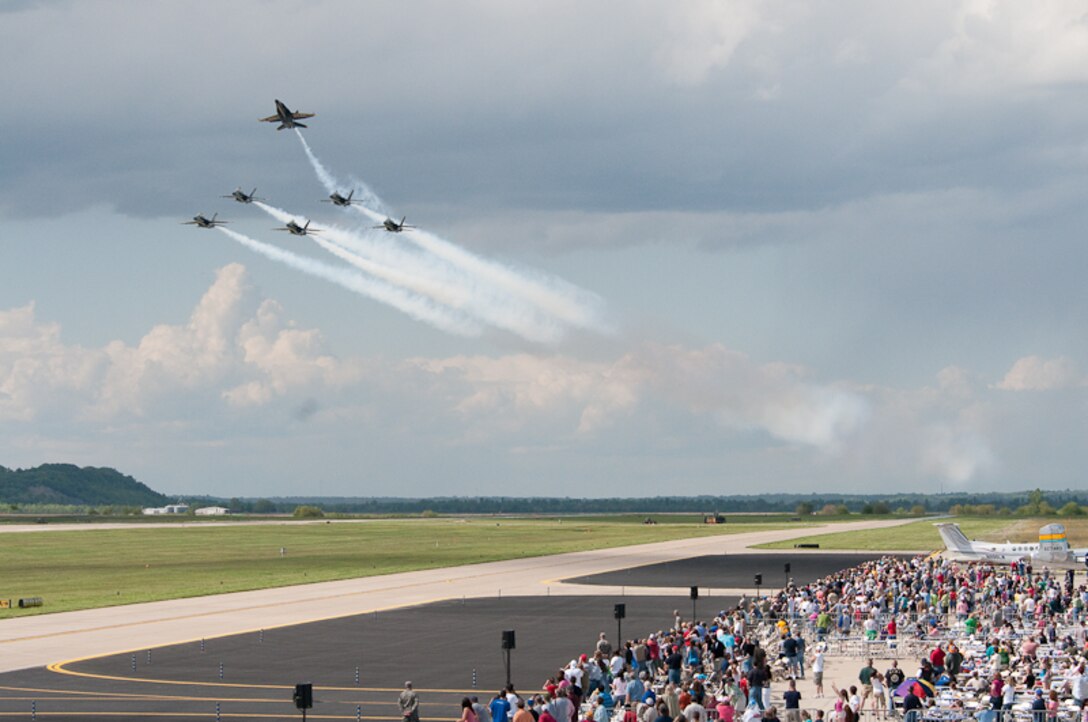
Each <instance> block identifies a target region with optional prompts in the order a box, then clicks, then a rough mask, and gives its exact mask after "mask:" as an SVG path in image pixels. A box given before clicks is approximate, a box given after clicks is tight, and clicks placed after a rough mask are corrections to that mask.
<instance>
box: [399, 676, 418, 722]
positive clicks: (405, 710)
mask: <svg viewBox="0 0 1088 722" xmlns="http://www.w3.org/2000/svg"><path fill="white" fill-rule="evenodd" d="M397 704H398V705H399V706H400V713H401V716H402V717H403V718H404V722H419V695H417V694H416V691H415V690H414V689H412V683H411V682H405V683H404V691H403V692H401V693H400V697H398V698H397Z"/></svg>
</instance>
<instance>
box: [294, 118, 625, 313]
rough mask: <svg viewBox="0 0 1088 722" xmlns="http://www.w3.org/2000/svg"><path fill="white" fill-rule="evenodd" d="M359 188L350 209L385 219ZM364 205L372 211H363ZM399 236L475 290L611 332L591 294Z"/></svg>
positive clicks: (437, 243) (422, 235)
mask: <svg viewBox="0 0 1088 722" xmlns="http://www.w3.org/2000/svg"><path fill="white" fill-rule="evenodd" d="M295 132H296V134H297V135H298V139H299V140H300V141H301V142H302V147H303V148H304V149H305V151H306V156H307V157H308V158H309V159H310V164H311V165H312V166H313V168H314V172H315V173H316V174H317V177H318V180H320V181H321V183H322V184H323V185H324V186H325V188H326V189H327V190H328V191H329V192H330V193H332V192H333V191H334V190H335V189H336V187H337V185H336V179H335V178H333V177H332V174H331V173H329V171H328V170H327V169H326V168H325V166H324V165H322V163H321V161H319V160H318V159H317V156H316V155H314V152H313V151H312V150H311V149H310V146H309V144H308V143H307V142H306V139H305V138H303V137H302V133H301V132H299V131H298V130H297V129H296V131H295ZM359 185H360V186H361V187H362V188H363V190H364V195H365V196H366V200H364V203H363V204H361V205H352V206H351V207H352V208H354V209H355V210H356V211H357V212H359V213H362V214H363V215H364V216H366V217H367V218H368V219H370V220H372V221H376V222H378V223H380V222H381V221H383V220H384V219H385V217H386V216H383V215H382V214H381V213H378V212H376V211H375V210H373V208H380V209H382V210H383V213H384V212H385V211H384V206H383V205H382V202H381V200H380V199H379V198H378V197H377V196H376V195H375V194H374V193H373V192H372V191H371V190H370V189H369V187H367V186H366V184H365V183H361V182H360V183H359ZM368 205H369V206H372V207H373V208H371V207H367V206H368ZM402 235H404V236H406V237H407V238H409V239H410V240H411V241H413V242H414V243H415V244H416V245H418V246H419V247H420V248H422V249H423V250H425V251H427V252H428V253H430V254H432V255H434V256H437V257H438V258H440V259H442V260H444V261H445V262H446V263H448V264H450V265H451V266H454V267H456V268H459V269H460V270H461V271H463V272H465V273H467V274H469V275H470V276H472V277H473V278H474V279H475V280H476V281H477V282H478V283H477V284H476V285H477V286H478V285H480V283H479V282H482V283H484V284H489V285H491V286H493V287H495V288H496V289H501V291H503V292H504V293H505V294H506V295H509V296H510V297H513V298H517V299H521V300H523V301H525V302H528V303H531V304H533V305H534V306H536V307H537V308H538V309H540V310H541V311H543V312H545V313H547V314H550V315H551V316H553V317H554V318H556V319H559V320H560V321H562V322H563V323H566V324H569V325H571V326H575V327H578V328H585V329H591V330H595V331H602V332H608V331H610V330H611V329H610V328H609V327H608V324H607V323H606V322H605V320H604V318H603V310H602V309H603V305H604V304H603V301H602V300H601V298H600V296H597V295H596V294H594V293H590V292H588V291H585V290H583V289H580V288H578V287H577V286H575V285H573V284H571V283H567V282H566V281H563V280H561V279H558V278H554V277H547V276H544V275H543V274H539V273H527V272H522V271H518V270H515V269H513V268H510V267H508V266H505V265H503V264H501V263H497V262H495V261H489V260H486V259H483V258H480V257H479V256H477V255H475V254H473V253H470V252H469V251H467V250H465V249H463V248H461V247H460V246H458V245H456V244H454V243H451V242H449V241H446V240H444V239H442V238H440V237H438V236H436V235H435V234H433V233H429V232H427V231H422V230H419V229H413V230H409V231H404V232H403V234H402Z"/></svg>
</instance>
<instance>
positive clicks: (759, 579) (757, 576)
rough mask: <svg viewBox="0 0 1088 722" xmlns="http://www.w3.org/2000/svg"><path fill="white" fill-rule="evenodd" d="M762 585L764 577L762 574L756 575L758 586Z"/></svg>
mask: <svg viewBox="0 0 1088 722" xmlns="http://www.w3.org/2000/svg"><path fill="white" fill-rule="evenodd" d="M761 584H763V575H762V574H757V575H756V586H757V587H758V586H759V585H761Z"/></svg>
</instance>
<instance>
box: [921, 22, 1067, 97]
mask: <svg viewBox="0 0 1088 722" xmlns="http://www.w3.org/2000/svg"><path fill="white" fill-rule="evenodd" d="M1086 81H1088V13H1086V12H1085V7H1084V3H1083V2H1079V0H1042V1H1040V2H1031V3H1016V2H1003V1H1001V0H963V1H962V2H961V3H960V5H959V8H958V9H957V11H956V14H955V17H954V19H953V31H952V33H951V34H950V35H949V36H948V37H947V38H946V39H945V40H944V41H943V42H942V43H941V44H940V45H939V47H938V48H937V50H936V52H934V54H933V55H932V56H931V57H930V58H928V59H926V60H924V61H923V62H921V63H919V66H918V68H917V72H916V73H915V74H913V75H911V76H910V77H908V80H907V83H908V84H912V85H917V86H918V87H922V88H932V87H938V88H944V89H946V90H949V91H953V92H956V93H965V94H969V95H977V94H990V93H992V92H994V91H997V90H1004V91H1008V90H1009V89H1010V87H1049V86H1056V85H1063V84H1071V83H1084V82H1086Z"/></svg>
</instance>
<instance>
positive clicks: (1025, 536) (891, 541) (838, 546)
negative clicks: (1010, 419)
mask: <svg viewBox="0 0 1088 722" xmlns="http://www.w3.org/2000/svg"><path fill="white" fill-rule="evenodd" d="M940 521H953V522H955V523H956V524H959V525H960V528H961V529H963V533H964V534H966V535H967V537H968V538H969V539H977V540H979V541H991V542H1004V541H1014V542H1037V541H1038V540H1039V528H1040V527H1042V526H1044V525H1046V524H1055V523H1057V524H1062V525H1064V526H1065V528H1066V533H1067V534H1068V536H1069V543H1070V544H1071V545H1073V546H1076V547H1080V546H1088V519H1056V518H1053V517H1047V518H1036V519H1010V518H1009V517H957V518H952V519H947V518H946V519H941V520H940ZM936 523H937V522H936V521H935V520H933V519H926V520H923V521H918V522H915V523H913V524H905V525H903V526H894V527H886V528H883V529H866V530H858V531H849V532H838V533H835V534H817V535H813V536H810V537H804V538H799V539H790V540H788V541H782V542H774V543H771V544H761V545H760V546H759V548H761V549H792V548H793V547H794V545H795V544H819V545H820V549H829V550H832V551H846V550H866V551H920V552H924V551H937V550H938V549H944V543H943V542H942V541H941V536H940V534H939V533H938V532H937V527H936V526H934V524H936Z"/></svg>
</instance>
